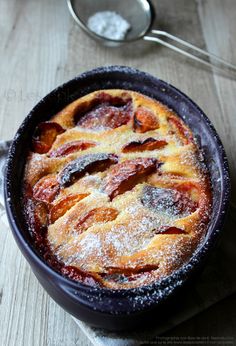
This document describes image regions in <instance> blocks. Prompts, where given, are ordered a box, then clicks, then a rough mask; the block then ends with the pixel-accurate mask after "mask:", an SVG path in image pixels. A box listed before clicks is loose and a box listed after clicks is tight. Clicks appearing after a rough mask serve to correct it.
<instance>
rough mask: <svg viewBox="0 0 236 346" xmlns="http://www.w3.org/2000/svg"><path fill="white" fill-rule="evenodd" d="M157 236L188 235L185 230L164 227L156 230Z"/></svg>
mask: <svg viewBox="0 0 236 346" xmlns="http://www.w3.org/2000/svg"><path fill="white" fill-rule="evenodd" d="M154 233H155V234H187V233H186V232H185V230H183V229H182V228H179V227H175V226H162V227H160V228H158V229H155V230H154Z"/></svg>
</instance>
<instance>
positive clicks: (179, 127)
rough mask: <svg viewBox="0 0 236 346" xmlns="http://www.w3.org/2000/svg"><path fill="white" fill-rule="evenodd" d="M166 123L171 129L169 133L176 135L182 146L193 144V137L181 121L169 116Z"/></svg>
mask: <svg viewBox="0 0 236 346" xmlns="http://www.w3.org/2000/svg"><path fill="white" fill-rule="evenodd" d="M168 122H169V124H170V127H171V133H176V134H177V135H178V136H179V137H180V139H181V140H182V143H183V144H189V143H191V142H193V136H192V134H191V132H190V131H189V129H188V128H187V126H186V125H185V124H184V122H183V121H182V120H181V119H178V118H177V117H176V116H171V115H170V116H169V117H168Z"/></svg>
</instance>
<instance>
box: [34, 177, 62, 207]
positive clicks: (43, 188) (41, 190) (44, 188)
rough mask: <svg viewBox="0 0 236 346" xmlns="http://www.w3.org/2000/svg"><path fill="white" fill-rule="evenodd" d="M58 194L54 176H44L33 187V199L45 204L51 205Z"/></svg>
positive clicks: (58, 188) (58, 187)
mask: <svg viewBox="0 0 236 346" xmlns="http://www.w3.org/2000/svg"><path fill="white" fill-rule="evenodd" d="M59 192H60V185H59V183H58V181H57V178H56V176H55V175H46V176H45V177H43V178H41V179H40V180H39V181H38V182H37V183H36V184H35V185H34V187H33V197H34V198H35V199H37V200H39V201H43V202H46V203H51V202H52V201H53V200H54V199H55V198H56V196H57V195H58V194H59Z"/></svg>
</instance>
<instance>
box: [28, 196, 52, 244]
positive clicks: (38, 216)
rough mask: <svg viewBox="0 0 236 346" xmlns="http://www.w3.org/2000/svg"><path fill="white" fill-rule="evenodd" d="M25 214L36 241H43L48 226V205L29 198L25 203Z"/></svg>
mask: <svg viewBox="0 0 236 346" xmlns="http://www.w3.org/2000/svg"><path fill="white" fill-rule="evenodd" d="M24 213H25V215H26V219H27V223H28V226H29V228H30V231H31V233H32V236H33V237H34V238H35V241H37V242H38V241H42V240H43V235H44V232H45V230H46V229H47V225H48V208H47V205H46V204H45V203H44V202H41V201H35V200H34V199H32V198H28V199H27V200H26V203H25V208H24Z"/></svg>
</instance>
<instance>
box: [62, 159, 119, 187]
mask: <svg viewBox="0 0 236 346" xmlns="http://www.w3.org/2000/svg"><path fill="white" fill-rule="evenodd" d="M117 161H118V157H117V156H116V155H114V154H104V153H101V154H89V155H84V156H80V157H78V158H77V159H75V160H73V161H71V162H69V163H68V164H67V165H66V166H65V167H64V168H63V170H62V171H61V172H60V173H59V175H58V182H59V184H60V185H61V186H68V185H70V184H72V183H73V182H74V181H75V180H76V179H78V178H80V177H82V176H83V175H84V174H85V173H91V172H96V171H100V172H101V171H104V170H105V169H107V168H108V167H110V165H112V164H114V163H117Z"/></svg>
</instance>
